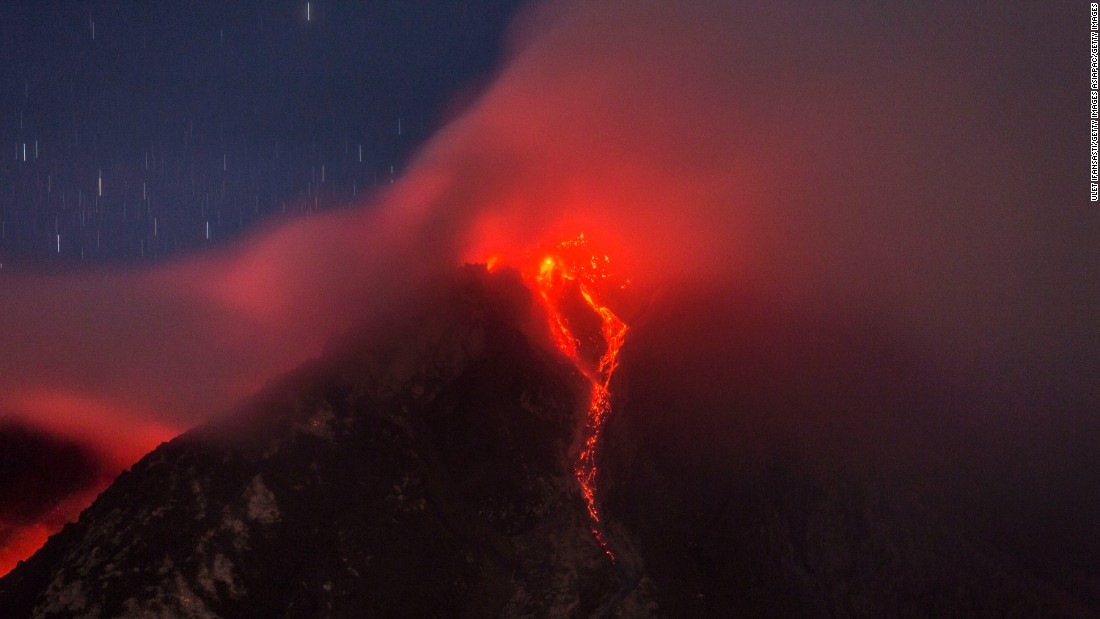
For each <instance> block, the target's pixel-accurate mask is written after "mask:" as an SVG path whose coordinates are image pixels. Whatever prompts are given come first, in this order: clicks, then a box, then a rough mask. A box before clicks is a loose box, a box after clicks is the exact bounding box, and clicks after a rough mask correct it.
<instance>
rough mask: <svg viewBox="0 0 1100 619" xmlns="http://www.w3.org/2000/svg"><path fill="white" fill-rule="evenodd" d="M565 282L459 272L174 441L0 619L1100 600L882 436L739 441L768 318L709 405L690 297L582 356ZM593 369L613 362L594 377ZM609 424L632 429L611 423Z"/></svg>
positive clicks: (126, 483)
mask: <svg viewBox="0 0 1100 619" xmlns="http://www.w3.org/2000/svg"><path fill="white" fill-rule="evenodd" d="M558 259H559V260H562V258H560V257H559V258H558ZM553 271H554V269H550V268H548V269H547V270H545V271H543V275H544V276H549V275H552V274H553V273H552V272H553ZM566 273H568V271H567V272H566ZM573 273H576V271H573ZM564 275H565V273H561V272H559V273H557V274H556V275H555V277H557V280H556V282H557V283H555V284H554V285H553V286H549V287H548V288H547V287H543V288H540V287H539V286H533V285H532V283H531V281H530V279H529V278H525V277H524V276H522V275H521V274H520V273H519V272H517V271H515V270H513V269H511V268H508V267H500V268H494V269H493V270H491V271H490V270H488V269H487V268H486V267H484V266H482V265H470V266H467V267H464V268H462V269H460V270H458V271H456V272H455V273H453V274H451V275H449V276H447V277H445V278H444V281H440V282H437V285H435V286H432V287H430V288H431V290H432V292H431V293H425V294H423V295H421V296H419V297H417V298H415V299H413V300H411V301H409V302H408V303H407V304H402V305H401V307H400V308H397V309H395V311H392V312H390V313H389V314H388V315H387V316H386V317H385V318H384V319H379V320H377V321H374V322H372V324H371V325H370V326H369V327H364V328H363V329H362V330H361V331H360V332H357V333H355V334H354V335H349V336H347V337H345V338H343V339H341V340H340V341H339V342H336V343H333V344H332V345H330V347H329V349H328V350H327V352H326V353H325V354H324V355H322V356H321V357H319V358H317V359H315V360H313V361H311V362H308V363H306V364H305V365H303V366H301V367H300V368H299V369H297V370H296V371H294V372H292V373H290V374H289V375H286V376H284V377H282V378H280V379H278V380H275V381H273V382H271V383H270V384H269V385H268V386H267V387H266V388H265V389H264V390H263V391H262V392H260V393H259V394H257V395H256V396H254V397H253V398H252V399H251V400H249V401H248V402H246V403H244V404H243V405H242V406H241V408H240V409H239V412H238V414H237V415H235V416H234V417H232V419H231V420H222V421H218V422H215V423H211V424H208V425H204V426H201V427H198V428H196V429H194V430H192V431H190V432H187V433H186V434H184V435H182V436H180V437H178V438H176V439H174V440H172V441H170V442H168V443H165V444H162V445H161V446H160V447H158V448H157V449H156V450H155V451H153V452H152V453H150V454H149V455H148V456H146V457H145V458H143V459H142V460H141V461H140V462H138V463H137V464H136V465H135V466H133V467H132V469H131V470H129V471H127V472H125V473H123V474H122V475H121V476H119V477H118V478H117V479H116V480H115V482H114V483H113V484H112V485H111V486H110V487H109V488H108V489H107V490H106V491H105V492H104V493H103V494H102V495H101V496H100V497H99V498H98V500H96V502H95V503H94V504H93V505H92V506H91V507H90V508H88V509H87V510H85V511H84V513H83V514H82V515H81V517H80V519H79V521H78V522H76V523H75V524H71V525H68V526H66V527H65V528H64V529H63V530H62V531H61V532H59V533H58V534H56V535H54V536H53V537H51V538H50V540H49V541H48V543H47V544H46V545H45V547H44V548H42V549H41V550H40V551H39V552H38V553H37V554H35V555H34V556H33V557H31V558H30V559H29V560H27V561H25V562H23V563H21V564H20V565H19V566H18V567H17V568H16V569H15V570H13V571H12V572H11V573H10V574H9V575H7V576H6V577H4V578H3V579H2V580H0V609H3V616H4V617H11V618H21V617H35V618H47V617H149V616H153V617H362V616H379V617H457V616H462V617H492V616H504V617H608V616H615V617H648V616H652V617H657V616H698V617H716V616H729V615H733V614H738V615H744V616H801V617H818V616H821V617H826V616H833V617H838V616H852V617H877V616H884V615H893V616H942V615H946V614H951V613H956V614H960V613H961V614H965V615H968V616H1089V615H1090V614H1093V613H1095V612H1096V611H1097V610H1098V609H1100V603H1098V601H1100V597H1097V596H1096V591H1095V589H1090V585H1089V583H1087V582H1085V581H1083V580H1081V579H1080V578H1079V577H1078V573H1077V572H1075V571H1074V570H1073V569H1067V570H1063V571H1058V570H1051V569H1049V568H1050V563H1049V562H1047V563H1044V562H1043V560H1041V557H1038V556H1035V555H1031V556H1030V557H1029V558H1028V560H1024V559H1022V558H1021V556H1022V555H1021V554H1019V553H1014V552H1012V551H1011V550H1006V546H1005V545H1003V544H1002V545H998V544H997V543H996V538H995V537H991V534H990V533H989V532H990V531H991V530H992V529H997V527H991V526H990V525H989V522H988V521H983V522H982V523H981V526H975V523H974V518H973V510H970V509H963V508H961V507H960V506H959V505H958V504H957V503H956V502H953V500H952V497H951V496H950V492H951V491H950V489H949V486H948V485H945V484H943V483H939V482H937V481H936V480H935V479H934V478H932V477H927V476H918V475H913V474H912V471H908V472H906V471H904V470H900V469H894V468H890V467H882V466H877V467H874V466H873V467H869V466H861V465H858V464H852V462H863V463H864V464H865V463H866V462H867V461H870V460H873V459H874V458H875V457H876V456H875V454H876V453H878V452H876V451H875V450H874V449H872V448H871V447H867V446H866V445H867V444H868V443H869V442H870V441H869V439H868V436H871V437H878V438H881V437H882V436H885V435H886V431H885V430H881V429H878V430H875V431H873V432H871V434H869V435H864V436H855V435H852V434H850V433H847V430H845V436H846V441H845V443H844V444H845V445H846V449H845V450H842V451H843V452H844V454H846V455H847V456H851V454H852V453H853V452H855V453H857V454H858V455H859V457H858V458H854V459H853V458H850V457H842V456H837V455H836V454H834V453H833V452H831V451H830V449H828V448H825V447H821V446H822V445H831V444H832V443H831V442H830V440H831V439H830V436H832V435H831V434H830V432H831V431H830V430H823V429H822V428H821V427H820V426H818V427H815V428H814V429H813V430H811V431H806V432H804V433H803V434H800V433H798V432H793V431H789V429H785V427H784V426H783V425H782V424H779V423H771V424H763V425H766V426H767V427H768V428H770V429H769V430H768V432H767V434H768V435H769V438H762V437H761V436H762V434H761V432H760V431H759V428H757V431H756V434H753V435H752V436H750V432H749V430H747V429H745V428H742V430H741V431H739V432H732V431H731V429H730V428H728V427H726V428H721V429H718V428H716V426H715V425H714V419H716V418H717V417H718V416H719V415H728V413H730V410H729V408H728V407H729V406H734V405H737V403H740V405H742V406H745V407H748V404H747V403H748V402H750V401H752V400H754V399H755V400H757V401H760V395H759V394H761V393H764V392H765V391H763V388H762V387H760V383H764V382H767V379H766V377H767V376H768V375H774V374H776V373H777V372H778V370H777V369H776V368H775V367H769V363H770V362H769V360H768V359H769V357H768V355H767V354H766V353H765V350H764V349H765V348H767V346H765V345H763V344H761V342H765V341H774V338H773V337H772V336H773V335H774V333H769V332H768V331H767V328H766V326H767V324H768V323H767V321H766V320H764V319H762V318H760V317H755V318H754V317H753V316H746V315H740V316H738V320H739V321H740V323H741V324H751V325H752V326H753V327H752V329H749V332H750V333H751V334H756V335H753V336H746V338H743V339H742V341H741V345H742V346H743V347H744V349H745V354H746V355H747V357H746V358H752V359H754V360H755V363H756V364H758V369H757V372H755V373H754V372H753V371H752V370H751V368H737V369H738V371H739V372H742V374H743V375H744V376H745V380H744V383H743V384H742V387H744V386H745V385H756V387H755V388H754V389H747V390H743V391H740V392H739V391H737V389H738V386H737V385H730V384H723V385H717V384H714V385H712V388H711V390H710V391H709V392H708V393H709V394H711V395H713V394H715V393H719V392H720V393H723V394H725V395H723V397H722V398H721V399H713V398H710V399H708V397H702V396H698V397H694V398H691V397H688V396H686V395H684V394H685V393H687V390H690V389H691V387H692V383H691V382H689V381H685V380H683V379H682V377H683V376H684V374H683V367H682V366H684V365H685V364H687V365H689V366H691V367H692V368H694V369H695V370H699V368H702V367H704V366H705V365H706V364H705V362H700V361H696V362H694V364H692V362H691V361H690V360H685V359H683V358H681V357H677V356H676V355H675V354H671V353H669V350H670V348H669V345H668V342H669V341H672V342H679V343H681V344H683V343H684V342H685V341H687V339H688V338H691V337H694V336H693V335H692V329H693V328H696V329H697V328H698V325H703V324H706V323H704V322H701V321H698V320H691V321H688V319H687V317H688V315H689V314H690V311H688V310H685V309H683V308H685V307H687V308H691V307H713V305H708V304H703V303H685V302H684V301H685V299H684V297H677V298H678V299H679V301H678V303H677V304H675V305H674V306H672V307H675V308H680V309H679V310H676V311H673V310H671V309H669V308H665V309H661V307H662V306H661V305H660V304H658V305H657V306H656V307H655V308H654V309H651V310H650V311H649V313H648V314H645V313H640V314H639V316H640V320H639V321H638V323H637V324H636V325H633V324H632V326H631V335H630V338H629V339H626V340H625V342H624V341H619V342H617V343H616V344H615V345H614V346H612V345H611V344H610V341H609V340H605V341H604V343H603V346H602V347H601V346H598V345H596V344H585V342H584V341H581V340H585V339H586V338H585V337H582V336H580V335H579V334H580V333H582V331H581V330H580V327H579V326H578V325H584V324H587V325H589V326H590V327H592V326H594V327H595V332H597V333H598V332H600V331H601V328H600V324H601V319H598V316H597V317H593V316H592V315H589V316H587V322H585V311H586V309H585V308H586V306H588V309H587V311H588V312H591V313H595V314H599V312H598V311H597V308H598V307H602V306H599V305H597V304H596V303H595V302H594V301H593V298H592V297H591V295H590V294H589V295H587V301H586V302H574V303H572V304H569V303H565V302H562V303H556V302H555V303H549V302H548V298H549V299H552V300H555V301H559V300H561V299H567V298H568V297H569V296H570V295H573V294H576V293H580V294H582V296H584V293H585V292H586V291H585V290H584V289H583V288H584V287H583V286H579V285H576V286H573V287H572V288H571V287H570V285H569V284H570V281H569V280H570V279H571V278H572V279H573V280H574V281H573V282H572V283H573V284H577V283H578V282H577V281H576V279H577V277H576V276H569V277H566V276H564ZM580 279H581V280H583V277H581V278H580ZM547 281H548V280H547ZM547 290H550V291H551V292H553V293H554V294H550V293H548V292H547ZM569 290H573V292H572V293H570V292H569ZM559 293H560V295H561V297H560V298H558V297H556V296H554V295H556V294H559ZM574 301H575V299H574ZM557 307H569V308H570V309H569V310H568V311H565V310H562V311H565V312H566V314H568V316H566V318H565V320H566V321H567V322H569V320H570V319H571V322H569V324H571V325H574V327H573V329H574V331H575V332H576V333H577V334H578V335H574V337H575V338H577V342H579V344H584V345H582V346H580V348H581V351H582V352H581V353H578V352H577V351H576V349H573V352H572V354H567V351H565V350H563V349H562V347H561V345H560V344H561V339H560V338H561V336H562V333H563V331H562V330H561V329H556V328H554V327H553V325H554V324H558V323H557V320H558V318H560V317H555V316H554V315H553V313H554V311H555V309H554V308H557ZM685 321H687V322H685ZM602 324H603V327H604V328H603V330H602V332H603V333H607V328H606V324H607V323H606V317H604V318H603V319H602ZM685 325H695V326H694V327H691V328H689V327H688V326H685ZM624 328H625V327H624ZM708 328H709V327H708ZM589 331H592V329H591V328H590V329H589ZM565 332H566V333H568V331H565ZM617 333H618V334H619V335H621V334H622V330H621V329H620V330H619V331H618V332H617ZM591 337H596V336H591ZM754 338H755V339H754ZM589 339H590V338H589ZM620 339H621V338H620ZM723 341H724V342H730V341H731V340H730V339H729V338H723ZM597 344H598V342H597ZM586 346H587V347H589V348H592V349H593V351H594V352H592V351H588V353H585V352H584V351H585V348H586ZM620 346H621V351H620V350H619V348H620ZM612 349H614V350H615V352H621V359H620V361H621V368H619V371H618V372H616V373H615V374H614V375H613V376H612V375H611V372H610V370H611V369H613V368H612V367H609V365H608V363H607V360H606V358H607V354H608V351H609V350H612ZM788 350H789V349H788ZM586 354H587V355H588V356H589V357H592V358H593V359H594V360H595V362H594V365H593V364H588V365H586V364H585V363H579V362H578V359H581V358H583V357H585V355H586ZM704 361H705V360H704ZM612 365H613V363H612ZM825 365H831V364H825ZM589 366H591V367H589ZM800 367H802V368H806V367H810V366H807V365H806V364H802V365H800ZM760 368H763V370H762V371H761V369H760ZM662 376H663V377H665V378H661V377H662ZM694 376H695V377H696V378H695V381H696V382H698V381H702V382H706V381H707V380H711V379H712V378H713V377H710V378H708V376H707V375H705V374H701V373H700V372H698V371H695V372H694ZM672 379H675V380H676V381H677V382H676V386H675V387H670V386H669V382H668V381H669V380H672ZM794 382H797V381H794ZM794 382H786V383H785V385H786V386H784V387H783V389H784V390H787V389H792V387H791V385H792V384H794ZM735 393H740V395H739V396H737V397H733V396H731V395H729V394H735ZM767 393H771V394H773V395H774V394H775V393H777V391H767ZM600 407H605V408H600ZM781 408H782V407H781V406H780V405H779V404H777V401H772V402H770V408H769V409H768V410H770V411H772V412H773V413H777V414H778V412H779V411H780V409H781ZM594 409H599V410H597V412H599V413H600V414H606V413H608V411H613V414H610V415H604V418H603V419H601V420H600V421H599V423H597V424H594V423H593V420H592V411H593V410H594ZM601 411H602V412H601ZM739 418H740V419H741V423H743V424H746V425H753V423H756V422H753V421H751V420H750V421H745V416H744V415H741V416H739ZM785 419H786V420H787V421H789V419H790V418H789V417H786V418H785ZM757 425H760V424H757ZM601 427H602V429H603V433H602V437H601V438H599V445H600V449H598V450H593V449H592V443H591V442H589V440H588V439H590V438H591V437H592V436H593V435H595V436H597V437H600V435H599V432H598V430H599V428H601ZM594 430H595V432H594ZM731 437H734V438H731ZM738 441H740V442H738ZM764 445H770V447H767V448H765V447H764ZM809 445H814V446H815V447H814V448H810V447H808V446H809ZM735 446H736V448H735ZM578 481H580V482H581V483H578ZM593 488H594V489H595V490H593ZM594 522H595V523H597V525H598V526H596V525H594V524H593V523H594ZM997 530H1003V529H997ZM1070 563H1072V562H1066V561H1063V562H1062V563H1061V564H1059V565H1061V566H1063V567H1064V566H1065V565H1068V564H1070ZM1070 567H1072V566H1070Z"/></svg>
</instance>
